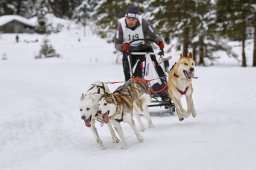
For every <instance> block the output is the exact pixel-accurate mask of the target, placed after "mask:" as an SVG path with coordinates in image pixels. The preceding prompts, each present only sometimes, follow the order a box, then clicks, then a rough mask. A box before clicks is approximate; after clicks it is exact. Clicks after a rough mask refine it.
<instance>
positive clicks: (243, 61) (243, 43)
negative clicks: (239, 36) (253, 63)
mask: <svg viewBox="0 0 256 170" xmlns="http://www.w3.org/2000/svg"><path fill="white" fill-rule="evenodd" d="M242 67H247V65H246V56H245V39H244V38H243V40H242Z"/></svg>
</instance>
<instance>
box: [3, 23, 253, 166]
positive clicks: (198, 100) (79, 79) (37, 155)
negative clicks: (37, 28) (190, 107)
mask: <svg viewBox="0 0 256 170" xmlns="http://www.w3.org/2000/svg"><path fill="white" fill-rule="evenodd" d="M20 38H21V43H15V35H14V34H2V35H1V38H0V46H1V49H0V57H1V55H2V54H3V53H6V55H7V58H8V60H0V80H1V83H0V94H1V95H0V103H1V107H0V160H1V161H0V169H1V170H11V169H19V170H34V169H37V170H45V169H48V170H51V169H52V170H58V169H61V170H70V169H76V170H80V169H81V170H82V169H93V170H96V169H112V170H119V169H122V170H130V169H133V170H139V169H147V170H155V169H179V170H186V169H191V170H216V169H218V170H230V169H232V170H241V169H243V170H251V169H255V162H256V149H255V146H254V145H255V143H256V136H255V134H256V126H255V119H256V115H255V110H256V105H255V103H256V98H255V94H256V77H255V68H241V67H239V66H237V65H234V63H231V65H228V67H227V63H226V60H225V59H224V61H225V62H224V63H225V64H224V65H221V61H222V60H219V65H217V66H213V67H197V68H196V75H197V76H198V77H199V78H198V79H196V80H193V85H194V95H193V97H194V103H195V107H196V110H197V113H198V115H197V117H196V118H192V117H189V118H188V119H186V120H184V121H182V122H179V121H178V118H177V116H176V115H174V116H171V115H169V114H166V113H165V114H164V113H163V114H162V115H159V116H153V117H152V120H153V123H154V125H155V128H153V129H148V128H147V129H146V131H145V132H142V135H143V137H144V143H142V144H141V143H138V142H137V140H136V137H135V135H134V133H133V132H132V130H131V128H130V127H129V126H128V125H127V124H122V127H123V130H124V133H125V136H126V138H127V141H128V144H129V146H130V148H129V149H127V150H121V149H120V145H119V144H113V143H112V141H111V136H110V133H109V131H108V129H107V127H106V126H103V127H101V126H100V124H97V128H98V131H99V134H100V136H101V139H102V140H103V144H104V145H105V147H106V149H105V150H98V149H97V145H96V141H95V139H94V137H93V136H92V134H91V131H90V130H89V129H88V128H86V127H85V126H84V123H83V122H82V120H81V118H80V114H79V107H78V106H79V99H80V94H81V92H83V91H84V90H85V89H87V87H88V85H89V84H90V83H92V82H94V81H97V80H101V81H122V80H123V72H122V66H121V65H116V64H114V60H115V56H114V54H113V49H114V46H113V44H107V43H105V41H104V40H101V39H100V38H98V37H97V36H95V35H92V34H90V33H88V34H87V37H84V36H83V31H82V29H79V28H75V27H73V28H71V29H70V31H69V30H66V31H64V32H63V33H59V34H52V35H49V39H50V40H51V43H52V44H53V46H54V47H55V48H56V51H57V52H58V53H61V55H62V58H58V59H57V58H51V59H41V60H39V59H38V60H36V59H34V54H35V53H36V52H37V51H38V50H39V48H40V44H41V42H42V38H43V36H41V35H37V34H33V35H28V34H23V35H20ZM79 38H80V40H81V41H80V42H79V41H78V39H79ZM34 39H38V40H39V42H38V43H37V42H30V43H26V42H25V40H28V41H32V40H34ZM239 50H240V49H239ZM239 50H237V53H238V54H239ZM178 53H180V52H177V54H176V53H174V54H173V61H172V62H174V61H175V60H177V58H178ZM116 86H118V85H110V89H111V90H114V89H115V88H116ZM183 103H184V101H183ZM157 110H158V109H157ZM159 110H163V109H162V108H159ZM143 120H144V119H143ZM144 123H146V121H144Z"/></svg>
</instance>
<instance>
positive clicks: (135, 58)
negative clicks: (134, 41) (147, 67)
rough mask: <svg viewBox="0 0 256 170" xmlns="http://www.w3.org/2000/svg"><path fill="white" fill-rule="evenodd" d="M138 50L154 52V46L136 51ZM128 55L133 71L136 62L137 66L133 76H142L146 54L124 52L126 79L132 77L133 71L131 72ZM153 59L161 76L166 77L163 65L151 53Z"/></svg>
mask: <svg viewBox="0 0 256 170" xmlns="http://www.w3.org/2000/svg"><path fill="white" fill-rule="evenodd" d="M136 52H154V51H153V49H152V47H149V48H146V49H143V50H140V51H136ZM128 57H130V62H131V68H132V70H131V71H133V70H134V67H135V64H136V63H137V64H136V68H135V71H134V72H133V74H132V75H133V77H141V78H143V77H142V76H143V75H142V67H141V64H142V63H143V61H145V55H130V56H129V55H128V53H123V69H124V77H125V81H127V80H129V79H130V78H131V76H130V75H131V73H130V68H129V61H128ZM151 59H152V61H153V62H154V64H155V66H156V71H157V73H158V75H159V77H164V76H165V74H164V72H163V69H162V68H161V66H159V64H158V63H157V61H156V56H155V55H151Z"/></svg>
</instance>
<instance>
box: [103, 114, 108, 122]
mask: <svg viewBox="0 0 256 170" xmlns="http://www.w3.org/2000/svg"><path fill="white" fill-rule="evenodd" d="M108 121H109V117H108V114H104V115H103V122H104V123H108Z"/></svg>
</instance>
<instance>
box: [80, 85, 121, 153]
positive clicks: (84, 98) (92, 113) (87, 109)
mask: <svg viewBox="0 0 256 170" xmlns="http://www.w3.org/2000/svg"><path fill="white" fill-rule="evenodd" d="M105 93H110V90H109V88H108V86H107V85H106V84H105V83H103V82H100V81H97V82H95V83H93V84H91V85H90V86H89V88H88V90H87V91H86V92H85V93H82V94H81V98H80V114H81V118H82V120H83V121H84V122H85V126H86V127H89V128H90V129H91V131H92V133H93V135H94V137H95V138H96V142H97V144H98V147H99V149H104V145H103V144H102V141H101V139H100V137H99V134H98V132H97V129H96V127H95V122H96V121H100V122H102V121H103V120H102V115H100V114H98V113H97V111H98V102H99V99H100V98H101V96H102V95H103V94H105ZM107 126H108V128H109V131H110V134H111V136H112V140H113V142H114V143H118V141H119V140H118V138H117V137H116V135H115V131H114V129H113V127H112V125H111V123H110V122H108V123H107Z"/></svg>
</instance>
